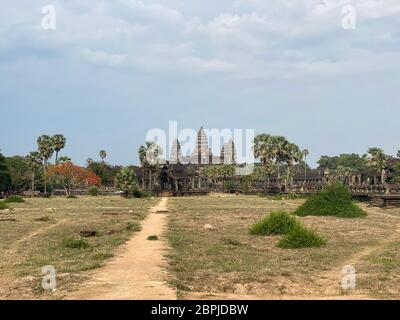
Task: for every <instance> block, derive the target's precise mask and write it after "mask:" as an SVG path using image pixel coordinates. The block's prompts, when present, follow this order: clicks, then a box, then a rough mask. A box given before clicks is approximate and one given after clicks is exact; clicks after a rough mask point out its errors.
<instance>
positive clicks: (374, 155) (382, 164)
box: [366, 147, 389, 183]
mask: <svg viewBox="0 0 400 320" xmlns="http://www.w3.org/2000/svg"><path fill="white" fill-rule="evenodd" d="M366 159H367V166H368V167H369V168H371V169H372V170H373V171H374V172H375V173H380V174H381V182H382V183H384V170H385V169H386V167H387V161H388V160H389V157H388V156H387V155H386V154H385V152H384V151H383V150H382V149H381V148H376V147H373V148H369V149H368V151H367V155H366ZM374 180H375V179H374Z"/></svg>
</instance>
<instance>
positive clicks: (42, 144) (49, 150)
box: [37, 135, 54, 194]
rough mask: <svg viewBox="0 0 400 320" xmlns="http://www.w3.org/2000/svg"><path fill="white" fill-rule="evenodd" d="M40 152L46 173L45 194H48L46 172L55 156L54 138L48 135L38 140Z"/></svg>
mask: <svg viewBox="0 0 400 320" xmlns="http://www.w3.org/2000/svg"><path fill="white" fill-rule="evenodd" d="M37 144H38V151H39V154H40V157H41V159H42V162H43V172H44V194H47V181H46V172H47V165H48V162H49V159H50V158H51V157H52V156H53V153H54V147H53V138H52V137H50V136H48V135H42V136H40V137H39V138H38V139H37Z"/></svg>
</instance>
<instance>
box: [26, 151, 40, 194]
mask: <svg viewBox="0 0 400 320" xmlns="http://www.w3.org/2000/svg"><path fill="white" fill-rule="evenodd" d="M25 163H26V164H27V166H28V167H29V169H31V171H32V195H33V192H35V173H36V170H37V169H39V168H40V166H41V165H42V161H41V157H40V153H39V152H37V151H33V152H30V153H29V154H28V155H27V156H26V157H25Z"/></svg>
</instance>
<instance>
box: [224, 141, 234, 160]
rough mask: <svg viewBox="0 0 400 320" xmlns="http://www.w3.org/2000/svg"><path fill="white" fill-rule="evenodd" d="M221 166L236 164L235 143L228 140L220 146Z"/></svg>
mask: <svg viewBox="0 0 400 320" xmlns="http://www.w3.org/2000/svg"><path fill="white" fill-rule="evenodd" d="M221 163H222V164H236V148H235V143H234V142H233V140H232V139H230V140H229V141H228V142H227V143H225V144H224V145H223V146H222V149H221Z"/></svg>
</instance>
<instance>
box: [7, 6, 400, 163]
mask: <svg viewBox="0 0 400 320" xmlns="http://www.w3.org/2000/svg"><path fill="white" fill-rule="evenodd" d="M48 4H50V5H53V6H54V7H55V9H56V19H57V20H56V22H57V28H56V30H43V28H42V27H41V20H42V18H43V15H42V14H41V8H42V7H43V6H44V5H48ZM345 4H352V5H354V7H355V8H356V12H357V26H356V29H355V30H344V29H343V28H342V26H341V20H342V18H343V15H342V7H343V5H345ZM399 30H400V3H399V1H398V0H386V1H385V0H354V1H351V0H347V1H341V0H337V1H328V0H316V1H314V0H307V1H306V0H284V1H283V0H282V1H265V0H264V1H263V0H236V1H228V0H219V1H194V0H192V1H190V0H186V1H180V0H163V1H161V0H154V1H145V0H143V1H138V0H115V1H101V0H98V1H94V0H92V1H89V0H79V1H78V0H69V1H57V0H45V1H38V0H19V1H11V0H5V1H3V2H2V8H1V10H0V75H1V76H0V111H1V119H2V121H1V126H0V149H1V150H2V152H3V153H4V154H5V155H8V156H10V155H15V154H20V155H25V154H27V153H28V152H29V151H32V150H34V149H35V148H36V137H37V136H39V135H41V134H45V133H46V134H56V133H63V134H64V135H65V136H66V137H67V139H68V142H67V147H66V148H65V150H63V152H62V153H63V155H68V156H70V157H71V158H72V159H73V160H74V162H76V163H79V164H83V163H84V162H85V160H86V159H87V158H89V157H91V158H95V159H96V158H98V151H99V150H100V149H105V150H107V151H108V161H109V162H111V163H113V164H124V165H125V164H131V163H137V152H136V150H137V148H138V146H139V145H140V144H141V143H142V142H143V141H144V140H145V137H146V133H147V131H148V130H150V129H152V128H162V129H165V130H167V128H168V121H169V120H177V121H178V126H179V128H180V129H183V128H194V129H197V128H199V127H200V126H204V127H206V128H218V129H224V128H230V129H247V128H250V129H254V130H255V131H256V133H257V132H267V133H271V134H280V135H285V136H286V137H288V138H289V139H290V140H292V141H293V142H295V143H297V144H298V145H300V146H301V147H302V148H308V149H309V150H310V156H309V159H310V164H312V165H313V164H315V161H316V160H317V159H318V158H319V156H320V155H322V154H327V155H335V154H339V153H348V152H356V153H364V152H365V151H366V149H367V148H368V147H369V146H380V147H382V148H384V149H385V151H386V152H387V153H389V154H393V155H394V154H395V153H396V152H397V150H398V149H400V140H399V135H398V133H397V129H398V127H399V119H400V109H399V106H398V104H399V101H400V99H399V97H400V93H399V92H400V90H399V87H400V86H399V85H400V81H399V80H400V72H399V71H400V54H399V47H400V41H399V40H400V31H399Z"/></svg>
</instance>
